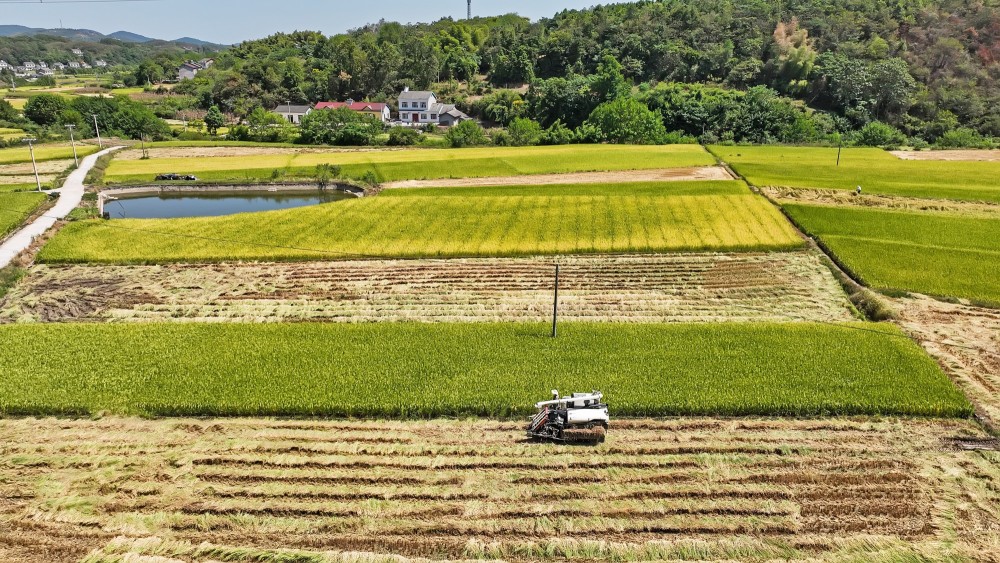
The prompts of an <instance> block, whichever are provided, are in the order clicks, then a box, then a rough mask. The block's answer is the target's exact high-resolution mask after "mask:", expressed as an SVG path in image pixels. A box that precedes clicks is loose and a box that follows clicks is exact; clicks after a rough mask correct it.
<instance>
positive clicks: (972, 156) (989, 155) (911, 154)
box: [890, 150, 1000, 162]
mask: <svg viewBox="0 0 1000 563" xmlns="http://www.w3.org/2000/svg"><path fill="white" fill-rule="evenodd" d="M890 152H892V154H893V155H895V156H896V158H899V159H901V160H948V161H962V160H965V161H978V162H996V161H1000V150H945V151H890Z"/></svg>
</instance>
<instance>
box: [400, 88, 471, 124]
mask: <svg viewBox="0 0 1000 563" xmlns="http://www.w3.org/2000/svg"><path fill="white" fill-rule="evenodd" d="M468 119H471V118H470V117H469V116H468V115H465V114H464V113H462V112H461V111H459V110H458V109H457V108H456V107H455V105H454V104H440V103H438V101H437V96H435V95H434V92H426V91H413V92H411V91H410V89H409V88H406V89H405V90H403V92H402V93H401V94H400V95H399V120H400V121H402V122H403V123H406V124H410V125H422V124H427V123H433V124H435V125H449V126H450V125H454V124H455V123H458V122H461V121H466V120H468Z"/></svg>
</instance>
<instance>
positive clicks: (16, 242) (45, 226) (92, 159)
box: [0, 147, 122, 268]
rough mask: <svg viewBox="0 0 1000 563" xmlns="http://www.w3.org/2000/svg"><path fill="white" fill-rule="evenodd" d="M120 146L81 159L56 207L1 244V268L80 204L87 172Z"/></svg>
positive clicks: (66, 183)
mask: <svg viewBox="0 0 1000 563" xmlns="http://www.w3.org/2000/svg"><path fill="white" fill-rule="evenodd" d="M120 148H122V147H111V148H109V149H105V150H103V151H101V152H99V153H97V154H92V155H90V156H88V157H84V159H83V160H82V161H80V167H79V168H77V169H76V170H74V171H73V173H72V174H70V175H69V177H68V178H66V182H65V183H64V184H63V187H62V189H60V190H59V192H58V193H59V201H57V202H56V205H55V207H53V208H52V209H50V210H48V211H47V212H45V215H43V216H41V217H39V218H38V219H35V220H34V221H33V222H32V223H30V224H28V225H27V226H25V227H24V228H23V229H21V230H20V231H17V232H16V233H14V234H13V235H11V236H10V238H8V239H7V240H5V241H3V244H0V268H3V267H5V266H7V265H8V264H10V262H11V260H13V259H14V258H15V257H17V255H18V254H20V253H21V252H22V251H24V249H26V248H28V247H29V246H31V242H32V241H33V240H35V238H36V237H39V236H41V235H43V234H45V231H47V230H49V229H50V228H52V225H55V224H56V221H58V220H59V219H62V218H64V217H66V216H67V215H69V212H70V211H73V209H75V208H76V206H77V205H80V200H82V199H83V191H84V186H83V181H84V179H85V178H86V177H87V173H88V172H90V169H91V168H93V167H94V164H96V163H97V159H98V158H99V157H100V156H102V155H105V154H107V153H109V152H111V151H114V150H117V149H120Z"/></svg>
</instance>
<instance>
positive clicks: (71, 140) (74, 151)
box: [66, 125, 80, 168]
mask: <svg viewBox="0 0 1000 563" xmlns="http://www.w3.org/2000/svg"><path fill="white" fill-rule="evenodd" d="M66 128H67V129H69V142H70V144H72V145H73V162H75V163H76V167H77V168H79V167H80V159H79V158H77V156H76V139H75V138H74V137H73V129H75V128H76V125H67V126H66Z"/></svg>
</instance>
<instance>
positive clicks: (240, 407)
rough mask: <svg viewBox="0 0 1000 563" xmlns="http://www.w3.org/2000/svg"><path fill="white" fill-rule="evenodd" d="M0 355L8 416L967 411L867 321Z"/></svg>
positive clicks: (85, 332)
mask: <svg viewBox="0 0 1000 563" xmlns="http://www.w3.org/2000/svg"><path fill="white" fill-rule="evenodd" d="M859 328H863V329H864V330H855V329H859ZM0 365H3V366H4V377H3V378H0V413H3V414H7V415H12V414H56V413H71V414H89V413H97V412H110V413H121V414H147V415H219V416H238V415H291V416H300V415H302V416H326V415H331V416H370V417H403V418H416V417H437V416H465V415H481V416H518V417H520V416H522V415H525V414H528V413H529V412H530V411H531V410H532V407H531V405H533V404H534V403H535V402H536V401H538V400H541V399H544V398H545V397H547V396H548V393H549V390H550V389H554V388H559V389H563V390H570V389H572V390H579V389H588V390H589V389H595V388H597V389H600V390H602V391H604V392H605V393H606V395H607V399H608V400H609V402H610V404H611V408H612V410H613V412H614V414H615V416H660V415H695V414H714V415H751V414H753V415H828V414H829V415H836V414H839V415H855V414H871V415H918V416H943V417H952V416H963V417H964V416H969V415H970V414H971V407H970V405H969V403H968V401H967V400H966V399H965V398H964V397H963V395H962V394H961V392H959V390H958V389H957V388H956V387H955V386H954V385H953V384H952V383H951V381H950V380H949V379H948V378H947V377H946V376H945V375H944V374H943V373H942V372H941V371H940V369H939V368H938V367H937V365H936V364H935V363H934V361H933V360H931V359H930V358H929V357H928V356H927V355H926V354H924V353H923V352H922V351H921V349H920V348H919V347H918V346H917V345H916V344H914V343H913V342H911V341H910V340H909V339H907V338H906V337H905V336H903V334H902V333H901V332H900V331H899V330H898V329H896V328H895V327H891V326H885V325H868V324H865V325H854V324H852V325H840V326H831V325H817V324H805V323H803V324H795V325H789V324H679V325H678V324H674V325H655V324H654V325H604V324H566V325H564V326H563V327H562V331H561V334H560V337H559V338H558V339H552V338H549V334H548V326H547V325H539V324H436V325H422V324H368V325H329V324H326V325H323V324H278V325H241V324H222V325H205V324H148V325H129V326H125V325H79V324H77V325H72V324H70V325H59V324H53V325H34V326H22V325H8V326H0Z"/></svg>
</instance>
